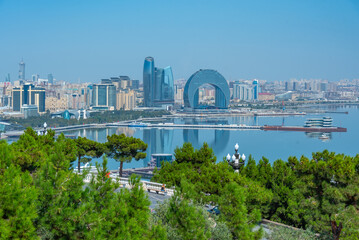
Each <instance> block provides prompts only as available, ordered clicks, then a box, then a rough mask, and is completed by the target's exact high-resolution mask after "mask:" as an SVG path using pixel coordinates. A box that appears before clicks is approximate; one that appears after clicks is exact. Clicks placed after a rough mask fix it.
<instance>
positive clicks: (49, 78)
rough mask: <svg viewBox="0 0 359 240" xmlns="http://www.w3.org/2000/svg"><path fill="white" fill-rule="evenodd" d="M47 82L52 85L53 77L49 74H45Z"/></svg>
mask: <svg viewBox="0 0 359 240" xmlns="http://www.w3.org/2000/svg"><path fill="white" fill-rule="evenodd" d="M47 82H48V83H50V84H54V76H52V74H51V73H49V74H47Z"/></svg>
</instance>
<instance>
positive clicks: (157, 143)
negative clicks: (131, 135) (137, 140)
mask: <svg viewBox="0 0 359 240" xmlns="http://www.w3.org/2000/svg"><path fill="white" fill-rule="evenodd" d="M142 140H143V141H144V142H145V143H147V145H148V147H147V151H146V153H147V157H146V158H145V159H144V160H143V166H144V167H146V166H147V164H148V162H149V161H150V160H151V155H152V154H154V153H172V149H171V147H172V140H173V130H172V129H156V128H151V129H143V137H142Z"/></svg>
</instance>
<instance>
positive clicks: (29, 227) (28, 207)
mask: <svg viewBox="0 0 359 240" xmlns="http://www.w3.org/2000/svg"><path fill="white" fill-rule="evenodd" d="M36 199H37V191H36V189H35V187H34V186H33V185H32V178H31V176H30V174H29V173H23V172H21V170H20V168H19V167H16V166H14V165H13V164H11V165H10V166H8V167H7V168H6V169H5V170H4V171H3V172H2V173H1V174H0V239H36V228H35V227H34V224H33V221H34V220H35V219H36V217H37V213H36Z"/></svg>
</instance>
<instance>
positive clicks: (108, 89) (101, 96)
mask: <svg viewBox="0 0 359 240" xmlns="http://www.w3.org/2000/svg"><path fill="white" fill-rule="evenodd" d="M92 106H93V107H95V108H96V107H107V108H109V107H113V108H115V107H116V87H115V85H112V84H93V85H92Z"/></svg>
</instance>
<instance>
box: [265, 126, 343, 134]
mask: <svg viewBox="0 0 359 240" xmlns="http://www.w3.org/2000/svg"><path fill="white" fill-rule="evenodd" d="M262 129H263V130H264V131H299V132H326V133H327V132H346V131H347V129H346V128H342V127H299V126H298V127H296V126H267V125H264V126H263V127H262Z"/></svg>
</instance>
